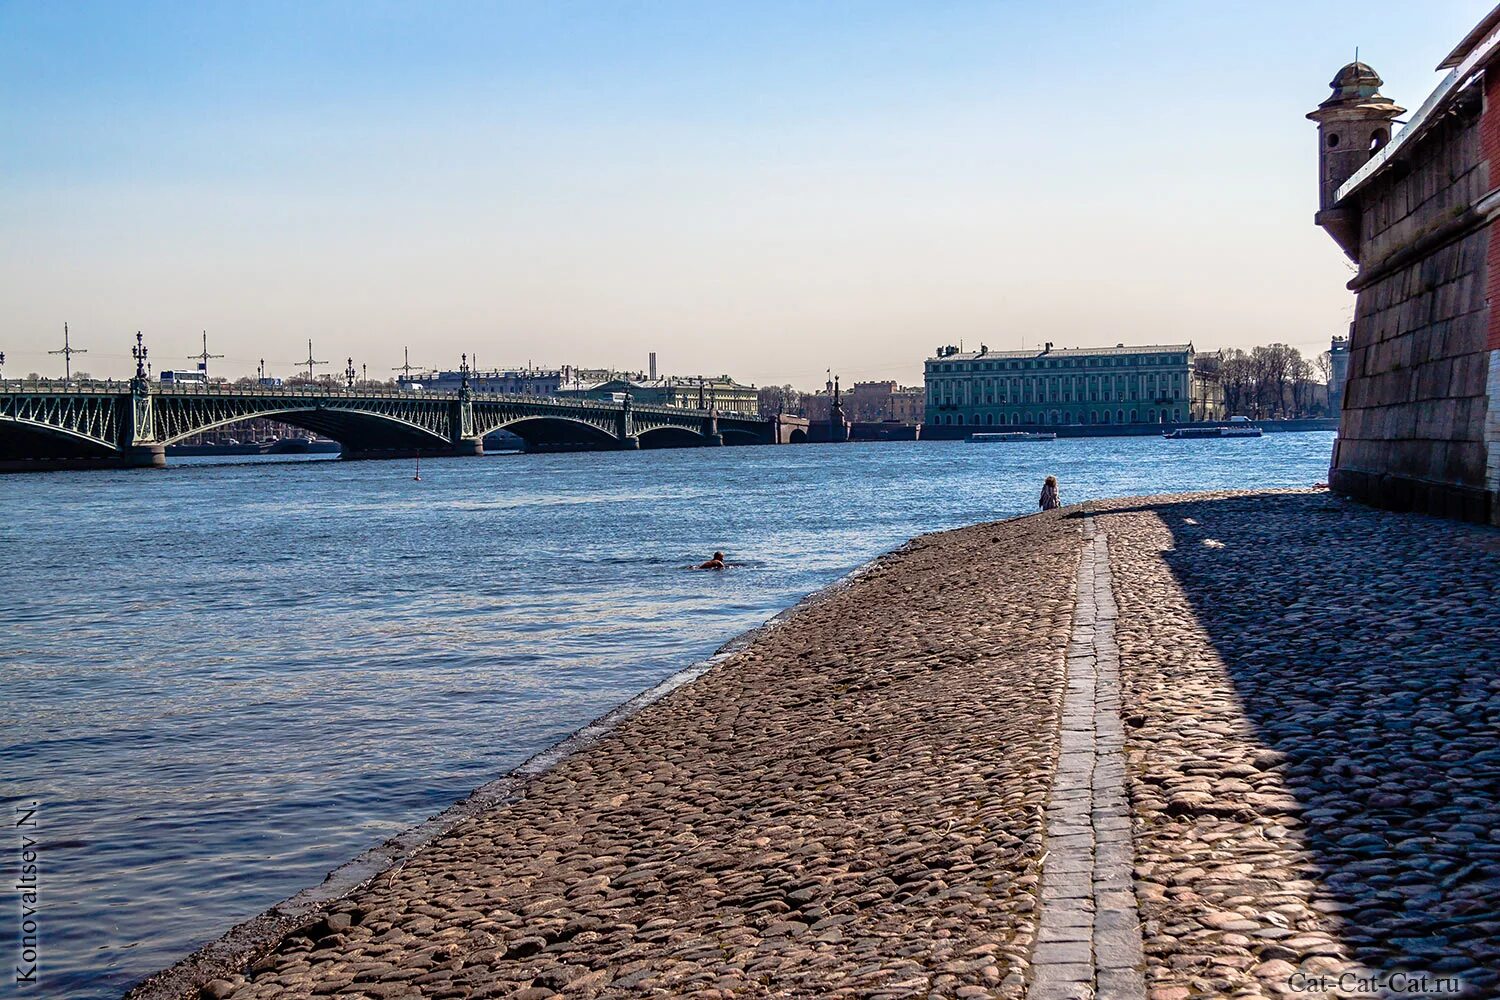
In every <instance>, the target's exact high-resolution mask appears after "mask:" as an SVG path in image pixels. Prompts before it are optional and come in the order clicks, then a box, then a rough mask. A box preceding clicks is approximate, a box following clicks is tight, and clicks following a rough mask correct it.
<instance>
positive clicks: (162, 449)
mask: <svg viewBox="0 0 1500 1000" xmlns="http://www.w3.org/2000/svg"><path fill="white" fill-rule="evenodd" d="M122 454H123V457H124V461H123V462H122V463H121V464H122V465H124V466H125V467H126V468H128V469H165V468H166V467H167V446H166V445H162V444H137V445H131V446H130V447H129V448H126V449H125V450H124V451H123V452H122Z"/></svg>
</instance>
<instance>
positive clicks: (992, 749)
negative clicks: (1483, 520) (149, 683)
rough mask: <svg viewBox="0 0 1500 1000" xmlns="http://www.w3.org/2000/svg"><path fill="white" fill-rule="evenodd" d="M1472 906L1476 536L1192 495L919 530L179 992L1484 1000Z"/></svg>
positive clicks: (1481, 869)
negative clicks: (234, 967)
mask: <svg viewBox="0 0 1500 1000" xmlns="http://www.w3.org/2000/svg"><path fill="white" fill-rule="evenodd" d="M1086 536H1087V537H1086ZM1060 751H1061V752H1060ZM1127 806H1128V810H1127ZM1132 872H1133V876H1134V877H1133V880H1132V879H1131V877H1130V875H1131V874H1132ZM1132 881H1133V888H1134V893H1133V894H1132V893H1130V892H1129V888H1130V887H1131V883H1132ZM1497 900H1500V533H1497V532H1495V531H1494V530H1492V529H1487V528H1482V527H1477V526H1472V525H1464V524H1458V523H1454V522H1448V521H1439V520H1435V519H1430V518H1426V517H1420V516H1406V515H1396V514H1389V513H1383V512H1378V511H1374V510H1370V509H1367V508H1362V507H1359V506H1357V505H1355V504H1352V503H1349V502H1346V501H1343V500H1340V499H1338V498H1336V497H1333V496H1332V495H1330V494H1328V493H1326V492H1310V491H1303V492H1297V491H1282V492H1272V493H1257V494H1229V493H1221V494H1195V495H1191V496H1180V497H1160V498H1146V499H1137V500H1124V501H1111V502H1108V503H1102V504H1094V505H1090V507H1089V508H1088V509H1087V510H1082V509H1078V508H1070V509H1064V510H1062V511H1057V512H1052V513H1048V514H1042V515H1038V516H1035V517H1029V518H1024V519H1019V520H1016V521H1012V522H1007V523H1002V524H993V525H980V526H976V527H973V528H966V529H962V530H960V531H954V532H947V533H943V534H939V535H932V536H926V537H924V538H921V539H918V540H916V541H915V542H914V543H913V544H912V545H911V546H909V547H907V548H906V549H905V550H903V551H901V552H899V553H897V554H895V555H893V556H891V557H888V558H887V559H885V560H883V561H881V562H880V563H879V564H878V565H877V566H875V567H874V568H873V569H872V570H871V571H869V572H868V573H867V574H865V575H864V576H862V577H860V578H859V579H857V580H856V581H854V582H853V583H852V584H850V585H849V586H847V587H844V588H842V589H839V590H836V591H834V592H832V593H831V594H830V595H828V596H826V597H825V598H823V599H822V600H820V601H817V602H815V603H812V604H809V605H807V606H805V607H804V608H802V609H800V610H799V611H798V612H797V613H796V614H795V615H793V616H792V617H790V618H789V619H788V620H787V621H786V622H785V624H782V625H780V626H778V627H776V628H773V629H771V630H768V631H767V632H765V633H763V634H761V635H760V636H758V637H757V638H756V639H755V640H754V641H753V642H752V643H751V644H750V645H749V646H748V647H747V648H745V649H744V650H742V651H741V652H739V653H737V654H735V655H733V656H732V657H729V658H727V659H726V660H724V661H723V662H722V663H721V664H719V665H718V666H716V667H715V668H714V669H713V670H711V671H709V672H708V673H707V674H705V675H704V676H703V677H701V678H699V679H698V680H696V681H694V682H693V683H691V684H688V685H686V686H684V687H682V688H679V689H678V690H677V691H675V692H673V693H672V694H670V695H668V696H667V697H666V698H664V699H663V700H662V701H660V702H657V703H656V704H654V705H652V706H650V707H648V708H647V709H645V710H644V711H643V712H642V713H641V714H640V715H638V716H635V717H634V718H632V719H630V720H628V721H626V722H625V723H623V724H622V725H621V726H620V727H619V728H618V729H616V730H615V731H614V732H613V733H611V734H610V735H608V736H606V737H605V738H604V739H603V740H601V741H600V742H598V743H596V744H593V745H592V746H590V747H588V748H586V749H584V750H582V751H580V752H579V753H577V754H575V755H573V756H571V757H568V758H566V759H564V760H563V761H562V762H561V763H560V764H559V765H558V766H557V767H556V768H554V769H553V770H551V771H549V772H547V773H546V774H545V775H543V776H542V777H540V778H537V779H536V780H534V781H533V782H531V783H530V784H529V785H527V786H526V789H525V792H524V795H523V797H522V798H521V799H519V800H518V801H516V802H514V803H511V804H509V805H506V806H503V807H499V808H496V809H493V810H491V811H488V812H484V813H482V814H480V815H478V816H477V817H474V818H473V819H469V820H465V821H463V822H462V823H461V824H460V825H458V826H457V827H455V828H454V829H453V830H452V831H451V832H450V833H448V834H445V835H443V836H442V837H440V838H438V839H437V840H435V841H434V842H433V843H432V844H430V845H429V846H428V847H426V848H424V849H422V850H420V851H419V852H417V853H416V854H414V855H413V856H412V857H411V858H410V859H409V860H408V861H407V862H406V863H405V864H404V865H402V866H401V867H399V868H398V869H396V870H393V871H391V872H388V873H386V874H385V875H383V876H381V877H380V878H378V879H377V880H376V881H374V882H373V883H371V884H370V885H368V886H366V887H364V888H363V889H361V890H359V891H357V892H356V893H355V894H354V895H352V896H351V897H349V898H347V899H345V900H343V901H341V902H339V903H337V904H335V905H334V906H333V907H332V908H331V909H330V911H329V912H328V913H327V915H326V916H324V917H322V918H320V919H319V920H317V921H316V922H315V923H313V924H310V925H308V926H306V927H304V928H303V929H302V930H301V931H299V932H294V933H293V934H291V935H290V936H288V937H286V938H284V939H282V940H281V941H280V942H279V943H278V944H276V945H275V947H274V948H273V949H272V950H271V951H269V953H267V954H265V955H264V956H263V957H260V958H258V959H257V960H256V961H255V962H253V964H252V965H251V966H250V968H249V969H248V970H247V971H246V972H245V973H244V974H241V975H236V976H234V977H232V978H229V979H224V980H216V981H214V982H211V983H209V984H208V985H207V986H206V987H204V993H203V995H204V996H208V997H214V998H219V997H224V996H232V997H233V998H234V1000H247V998H273V997H274V998H290V997H310V996H318V997H326V996H332V997H338V998H344V1000H365V998H387V997H401V998H405V997H432V998H444V1000H446V998H454V1000H458V998H480V997H517V998H522V1000H534V998H542V997H547V996H551V995H554V994H558V995H561V996H562V997H565V998H566V997H595V996H610V997H615V996H632V997H639V996H672V997H678V996H698V997H766V996H778V997H780V996H788V997H992V996H993V997H1007V998H1020V997H1023V996H1025V995H1027V993H1028V990H1029V991H1030V992H1031V994H1032V996H1033V997H1034V998H1036V1000H1040V998H1042V997H1049V998H1050V997H1078V998H1084V1000H1087V998H1089V997H1091V996H1097V997H1099V998H1101V1000H1102V998H1106V997H1114V996H1129V995H1135V996H1139V995H1140V994H1141V992H1142V991H1144V993H1145V995H1146V996H1147V997H1148V998H1149V1000H1189V998H1199V997H1202V998H1208V997H1258V996H1278V995H1286V994H1294V995H1303V996H1314V997H1316V996H1336V995H1361V996H1370V995H1376V994H1375V989H1374V988H1373V987H1370V988H1361V986H1362V984H1368V983H1370V982H1373V981H1375V980H1372V979H1370V978H1366V979H1364V980H1361V981H1358V982H1355V981H1350V982H1351V984H1352V985H1353V986H1354V987H1356V989H1355V990H1354V991H1353V992H1352V994H1351V993H1350V992H1345V993H1340V992H1339V991H1338V990H1337V989H1333V988H1329V989H1326V990H1320V989H1319V988H1318V985H1319V984H1318V983H1317V982H1316V977H1320V976H1326V977H1329V980H1328V981H1329V983H1330V987H1331V984H1332V983H1333V981H1334V978H1335V977H1337V976H1338V975H1340V974H1342V973H1346V972H1348V973H1355V974H1358V975H1360V976H1364V977H1387V976H1390V975H1391V974H1392V973H1396V972H1402V971H1404V972H1408V973H1412V974H1413V976H1414V978H1413V979H1411V980H1408V981H1407V982H1416V981H1418V980H1416V979H1415V976H1416V975H1420V974H1426V976H1427V977H1428V981H1429V984H1430V986H1429V989H1428V991H1427V992H1425V993H1412V992H1409V991H1408V992H1407V993H1406V994H1405V995H1431V996H1454V995H1455V994H1454V993H1453V992H1452V991H1451V990H1449V991H1448V992H1443V991H1444V990H1445V989H1447V986H1448V984H1447V983H1445V982H1439V980H1441V979H1444V978H1451V979H1452V980H1456V981H1460V982H1461V983H1462V984H1463V985H1464V988H1465V991H1466V992H1464V993H1463V994H1462V995H1463V996H1465V997H1497V996H1500V905H1497Z"/></svg>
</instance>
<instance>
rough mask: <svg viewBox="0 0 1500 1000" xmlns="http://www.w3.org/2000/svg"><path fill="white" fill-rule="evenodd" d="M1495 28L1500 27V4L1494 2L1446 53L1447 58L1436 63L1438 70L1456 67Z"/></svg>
mask: <svg viewBox="0 0 1500 1000" xmlns="http://www.w3.org/2000/svg"><path fill="white" fill-rule="evenodd" d="M1496 28H1500V4H1496V5H1495V7H1494V9H1492V10H1491V11H1490V12H1489V13H1488V14H1486V15H1485V16H1484V17H1483V18H1482V19H1481V20H1480V22H1479V23H1478V24H1476V25H1474V27H1473V28H1472V29H1470V31H1469V33H1468V34H1467V35H1465V36H1464V40H1463V41H1461V42H1459V43H1458V45H1456V46H1455V47H1454V49H1453V51H1452V52H1450V53H1448V58H1446V59H1444V60H1443V61H1442V62H1440V63H1438V64H1437V68H1438V70H1439V71H1442V70H1445V69H1453V68H1455V67H1457V66H1458V65H1459V64H1460V63H1462V62H1463V61H1464V60H1465V59H1466V58H1468V55H1469V53H1471V52H1473V51H1474V50H1475V49H1476V48H1477V47H1478V46H1479V43H1480V42H1482V41H1484V40H1485V39H1486V38H1488V37H1489V36H1490V35H1491V34H1493V33H1494V31H1495V29H1496Z"/></svg>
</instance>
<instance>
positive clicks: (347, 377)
mask: <svg viewBox="0 0 1500 1000" xmlns="http://www.w3.org/2000/svg"><path fill="white" fill-rule="evenodd" d="M344 388H345V389H353V388H354V359H353V358H349V359H348V360H346V361H345V362H344Z"/></svg>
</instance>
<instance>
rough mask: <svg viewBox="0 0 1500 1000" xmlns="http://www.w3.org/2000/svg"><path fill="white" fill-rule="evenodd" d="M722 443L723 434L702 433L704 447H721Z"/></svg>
mask: <svg viewBox="0 0 1500 1000" xmlns="http://www.w3.org/2000/svg"><path fill="white" fill-rule="evenodd" d="M723 444H724V435H722V434H705V435H703V447H705V448H718V447H722V446H723Z"/></svg>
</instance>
